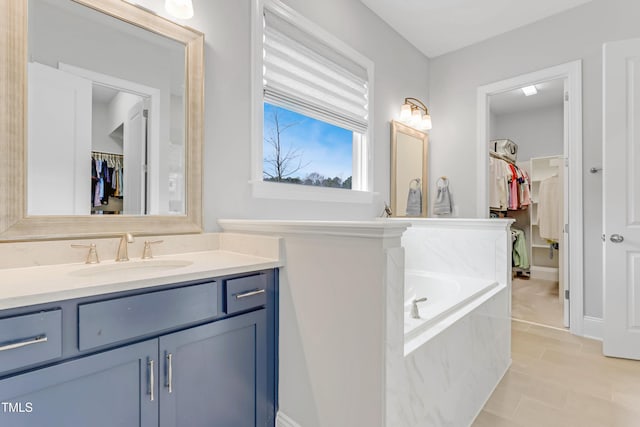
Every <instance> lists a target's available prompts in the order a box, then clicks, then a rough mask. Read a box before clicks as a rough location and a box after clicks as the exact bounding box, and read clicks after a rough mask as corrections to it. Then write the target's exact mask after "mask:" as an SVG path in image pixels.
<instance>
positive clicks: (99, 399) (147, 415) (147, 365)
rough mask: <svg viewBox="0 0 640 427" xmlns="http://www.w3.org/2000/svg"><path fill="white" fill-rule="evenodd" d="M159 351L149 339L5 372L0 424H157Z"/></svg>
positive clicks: (63, 426)
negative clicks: (153, 392) (17, 372)
mask: <svg viewBox="0 0 640 427" xmlns="http://www.w3.org/2000/svg"><path fill="white" fill-rule="evenodd" d="M157 354H158V343H157V340H150V341H144V342H141V343H137V344H132V345H129V346H126V347H121V348H118V349H115V350H110V351H106V352H104V353H98V354H95V355H91V356H86V357H82V358H79V359H75V360H71V361H68V362H63V363H60V364H57V365H53V366H49V367H46V368H42V369H37V370H33V371H29V372H27V373H23V374H20V375H16V376H13V377H10V378H6V379H4V380H2V381H0V425H1V426H11V427H35V426H51V427H57V426H60V427H67V426H92V427H113V426H123V427H124V426H131V427H133V426H140V427H152V426H157V425H158V401H157V395H156V396H152V395H151V390H154V388H155V384H154V383H156V380H155V379H156V378H157V376H158V369H157V364H156V363H155V362H157ZM152 361H153V362H152ZM152 397H153V400H151V399H152Z"/></svg>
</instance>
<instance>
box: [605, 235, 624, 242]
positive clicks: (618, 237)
mask: <svg viewBox="0 0 640 427" xmlns="http://www.w3.org/2000/svg"><path fill="white" fill-rule="evenodd" d="M609 240H611V241H612V242H613V243H622V242H624V237H622V236H621V235H619V234H612V235H611V237H609Z"/></svg>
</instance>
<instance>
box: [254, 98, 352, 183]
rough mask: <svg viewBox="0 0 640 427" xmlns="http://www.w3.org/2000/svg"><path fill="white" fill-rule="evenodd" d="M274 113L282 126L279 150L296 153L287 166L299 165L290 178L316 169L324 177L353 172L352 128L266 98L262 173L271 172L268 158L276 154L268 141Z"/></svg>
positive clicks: (271, 130) (293, 167)
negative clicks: (271, 102)
mask: <svg viewBox="0 0 640 427" xmlns="http://www.w3.org/2000/svg"><path fill="white" fill-rule="evenodd" d="M274 114H277V116H278V122H279V125H280V126H279V127H280V129H281V134H280V143H281V153H283V154H282V155H285V154H284V153H288V152H289V153H293V155H292V156H291V157H295V158H293V159H292V161H291V162H290V167H289V169H290V170H292V169H295V168H297V167H298V166H301V168H300V170H298V171H297V172H295V173H293V174H292V175H291V177H292V178H295V177H297V178H300V179H301V180H304V179H305V178H306V177H307V176H308V175H309V174H311V173H314V172H315V173H318V174H320V175H323V176H324V177H326V178H334V177H339V178H340V179H341V180H342V181H344V180H346V179H347V178H349V177H350V176H351V175H352V168H353V150H352V145H353V132H352V131H350V130H346V129H343V128H340V127H338V126H334V125H331V124H329V123H326V122H322V121H320V120H316V119H313V118H311V117H308V116H305V115H302V114H298V113H296V112H293V111H290V110H287V109H284V108H281V107H277V106H274V105H271V104H268V103H266V102H265V103H264V151H263V155H264V163H263V168H264V171H265V177H267V176H268V175H267V174H266V173H271V172H272V169H273V166H272V165H271V164H270V162H269V161H268V160H269V159H273V158H274V157H275V149H274V146H273V144H272V143H271V142H269V139H270V138H273V137H274V136H275V134H276V127H275V123H274V120H273V117H274ZM284 128H286V129H284ZM282 129H284V130H283V131H282ZM285 172H286V171H285Z"/></svg>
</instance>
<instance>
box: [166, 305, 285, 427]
mask: <svg viewBox="0 0 640 427" xmlns="http://www.w3.org/2000/svg"><path fill="white" fill-rule="evenodd" d="M266 349H267V346H266V312H265V310H264V309H262V310H258V311H254V312H251V313H247V314H244V315H241V316H238V317H233V318H229V319H225V320H222V321H219V322H215V323H210V324H207V325H204V326H199V327H196V328H192V329H188V330H186V331H182V332H177V333H175V334H171V335H166V336H163V337H161V338H160V357H161V358H163V363H162V368H161V369H162V376H163V384H161V387H160V388H161V390H160V425H161V426H162V427H181V426H190V427H205V426H207V427H209V426H224V427H253V426H266V425H268V424H267V422H268V421H267V418H268V415H267V405H268V401H269V400H268V395H267V381H266V369H267V359H266V351H267V350H266ZM169 386H170V387H169ZM271 425H273V424H271Z"/></svg>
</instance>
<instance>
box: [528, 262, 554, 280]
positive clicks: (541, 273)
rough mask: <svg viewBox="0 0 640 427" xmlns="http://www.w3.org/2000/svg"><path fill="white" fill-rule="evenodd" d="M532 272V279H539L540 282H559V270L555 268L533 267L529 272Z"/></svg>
mask: <svg viewBox="0 0 640 427" xmlns="http://www.w3.org/2000/svg"><path fill="white" fill-rule="evenodd" d="M529 271H530V272H531V278H532V279H539V280H550V281H553V282H557V281H558V277H559V275H558V271H559V270H558V269H557V268H553V267H539V266H535V265H532V266H531V269H530V270H529Z"/></svg>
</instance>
